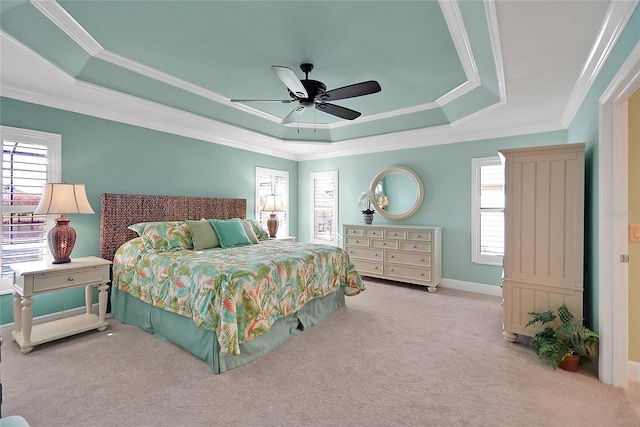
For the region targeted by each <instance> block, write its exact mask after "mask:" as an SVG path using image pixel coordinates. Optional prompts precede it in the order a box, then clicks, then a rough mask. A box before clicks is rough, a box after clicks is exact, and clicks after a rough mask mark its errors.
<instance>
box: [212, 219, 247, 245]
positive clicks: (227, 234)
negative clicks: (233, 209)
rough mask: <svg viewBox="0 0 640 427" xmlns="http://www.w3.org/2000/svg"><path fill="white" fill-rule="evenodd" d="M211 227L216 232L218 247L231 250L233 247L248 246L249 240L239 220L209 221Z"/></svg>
mask: <svg viewBox="0 0 640 427" xmlns="http://www.w3.org/2000/svg"><path fill="white" fill-rule="evenodd" d="M209 222H210V223H211V226H212V227H213V229H214V230H215V231H216V235H217V236H218V240H219V241H220V246H221V247H223V248H232V247H234V246H245V245H250V244H251V240H249V237H248V236H247V233H246V232H245V231H244V227H243V226H242V221H240V219H239V218H233V219H224V220H223V219H210V220H209Z"/></svg>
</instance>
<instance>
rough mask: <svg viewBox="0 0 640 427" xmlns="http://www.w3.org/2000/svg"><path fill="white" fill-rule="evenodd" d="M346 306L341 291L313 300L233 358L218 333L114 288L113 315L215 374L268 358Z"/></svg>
mask: <svg viewBox="0 0 640 427" xmlns="http://www.w3.org/2000/svg"><path fill="white" fill-rule="evenodd" d="M344 305H345V301H344V291H343V289H342V288H340V289H339V290H337V291H336V292H333V293H331V294H329V295H326V296H324V297H319V298H316V299H313V300H312V301H310V302H308V303H307V304H305V305H304V306H303V307H302V309H301V310H299V311H298V312H297V313H293V314H292V315H290V316H287V317H285V318H282V319H279V320H277V321H276V322H275V323H274V324H273V325H272V326H271V329H269V330H268V331H267V332H266V333H264V334H263V335H261V336H259V337H258V338H255V339H253V340H251V341H248V342H246V343H242V344H240V354H239V355H237V356H232V355H230V354H228V353H223V352H221V351H220V345H219V344H218V339H217V337H216V333H215V331H209V330H206V329H200V328H198V327H197V326H196V325H195V323H193V321H192V320H191V319H189V318H187V317H183V316H180V315H177V314H175V313H171V312H169V311H166V310H163V309H160V308H157V307H154V306H152V305H149V304H147V303H145V302H142V301H140V300H138V299H136V298H135V297H133V296H131V295H130V294H128V293H126V292H122V291H120V290H118V289H116V288H115V287H114V288H112V290H111V311H112V313H113V317H114V318H115V319H116V320H119V321H120V322H122V323H127V324H131V325H135V326H137V327H139V328H141V329H143V330H145V331H147V332H149V333H150V334H153V335H154V336H155V337H156V338H158V339H161V340H164V341H168V342H170V343H173V344H175V345H177V346H179V347H181V348H183V349H184V350H186V351H188V352H189V353H191V354H193V355H194V356H196V357H198V358H200V359H202V360H203V361H205V362H206V363H207V364H208V365H209V366H211V368H212V369H213V372H215V373H222V372H225V371H228V370H229V369H233V368H235V367H238V366H240V365H243V364H245V363H248V362H251V361H252V360H255V359H257V358H258V357H260V356H263V355H265V354H267V353H268V352H270V351H271V350H274V349H276V348H278V347H279V346H281V345H282V344H284V343H285V342H287V341H289V340H290V339H291V338H293V337H295V336H296V335H298V334H299V333H301V332H302V331H303V330H304V328H307V327H310V326H313V325H316V324H318V323H320V322H321V321H322V320H324V319H326V318H327V317H328V316H329V315H330V314H331V313H333V312H334V311H335V310H337V309H338V308H340V307H343V306H344Z"/></svg>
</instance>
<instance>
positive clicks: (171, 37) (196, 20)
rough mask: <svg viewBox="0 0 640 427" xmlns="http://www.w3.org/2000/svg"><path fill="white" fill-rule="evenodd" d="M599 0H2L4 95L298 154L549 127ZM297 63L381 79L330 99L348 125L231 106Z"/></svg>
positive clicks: (584, 54) (585, 53)
mask: <svg viewBox="0 0 640 427" xmlns="http://www.w3.org/2000/svg"><path fill="white" fill-rule="evenodd" d="M634 4H635V3H634ZM609 5H610V3H609V2H608V1H586V2H580V1H571V2H566V1H558V2H554V1H550V2H528V1H522V2H506V1H504V2H503V1H498V2H493V1H484V2H482V1H474V2H471V1H461V2H457V1H445V0H443V1H440V2H437V1H406V2H405V1H394V2H386V1H343V2H326V1H153V0H151V1H127V2H124V1H100V0H97V1H66V0H59V1H57V2H55V1H32V2H28V1H3V2H2V3H0V8H1V9H0V13H1V29H2V43H3V44H2V91H3V93H2V95H3V96H9V97H14V98H18V99H25V97H27V96H26V95H25V94H26V93H30V94H32V95H33V94H35V95H34V96H32V98H33V99H34V100H35V102H37V103H43V104H47V103H54V102H53V101H52V100H51V99H52V98H54V97H56V96H60V97H62V98H63V99H65V100H66V107H65V106H64V105H62V106H60V107H61V108H66V109H70V110H78V109H81V104H83V103H84V104H85V107H86V110H85V111H88V112H89V114H92V113H91V112H92V111H96V113H93V114H94V115H102V116H104V117H107V118H116V119H118V117H119V116H118V114H124V113H123V112H124V111H127V112H129V113H133V114H137V115H138V116H139V119H138V121H144V119H143V118H144V117H147V116H148V117H149V120H150V121H153V120H156V121H158V122H164V123H166V117H172V119H171V120H172V122H174V123H175V126H174V129H173V130H172V131H173V132H174V133H181V134H185V135H188V136H195V137H199V135H200V134H202V135H208V136H207V137H206V138H203V139H208V140H215V142H223V143H228V144H229V145H234V144H236V145H237V146H239V147H241V148H247V149H254V148H255V149H257V150H258V151H260V150H262V151H265V152H269V153H270V154H276V155H278V154H284V155H285V157H287V156H289V157H291V156H293V157H297V158H302V157H304V156H305V155H314V153H315V155H323V154H324V155H335V154H336V153H340V152H346V151H349V150H354V149H355V150H356V151H357V150H366V149H367V148H366V147H371V148H373V149H374V150H375V149H380V150H382V149H390V147H389V146H388V144H389V142H390V141H391V140H392V139H394V138H396V139H397V138H398V137H403V138H404V139H407V136H408V137H409V138H408V139H412V138H414V136H415V135H416V134H421V135H426V134H427V133H430V134H432V135H435V136H436V137H438V136H440V139H441V140H454V139H456V136H455V135H454V133H453V132H451V130H454V131H455V128H456V127H461V130H464V128H465V126H468V123H471V124H472V123H474V122H475V123H481V122H484V121H486V120H490V121H491V126H492V127H486V128H485V129H483V128H482V126H480V127H479V128H478V129H483V132H492V131H497V130H499V129H516V128H518V129H524V128H527V129H529V130H531V129H537V128H540V129H542V128H543V127H546V128H548V129H552V128H554V127H555V128H560V127H561V122H562V115H563V114H564V113H565V111H566V108H567V105H568V104H569V102H570V98H571V95H572V91H573V89H574V87H575V85H576V82H577V81H578V79H579V77H580V73H581V71H582V69H583V68H584V66H585V63H586V62H587V59H588V57H589V53H590V51H592V49H593V46H594V43H595V41H596V40H597V39H598V36H599V34H601V32H602V24H603V22H604V21H605V17H606V16H607V13H609V14H610V13H611V12H610V10H609ZM569 17H571V18H570V19H567V18H569ZM559 35H562V37H560V38H559ZM8 62H10V63H11V64H8ZM303 62H310V63H313V64H314V69H313V71H312V72H311V73H310V75H309V78H311V79H314V80H320V81H322V82H324V83H325V84H326V85H327V88H328V89H333V88H337V87H341V86H345V85H349V84H353V83H358V82H361V81H366V80H377V81H378V82H379V83H380V85H381V87H382V91H381V92H379V93H376V94H373V95H367V96H364V97H359V98H352V99H346V100H340V101H335V102H334V103H335V104H337V105H341V106H344V107H347V108H351V109H354V110H357V111H360V112H361V113H362V116H361V117H359V118H358V119H356V120H353V121H348V120H342V119H339V118H337V117H334V116H331V115H328V114H325V113H322V112H320V111H316V110H314V109H308V110H306V111H305V112H304V113H303V114H301V115H300V118H299V122H296V123H292V124H289V125H283V124H281V120H282V119H283V118H284V117H285V116H286V115H287V114H289V112H290V111H291V110H292V109H293V108H294V107H295V105H296V104H294V103H291V104H279V103H257V102H247V103H232V102H230V99H233V98H252V99H287V98H289V95H288V92H287V89H286V87H285V86H284V85H283V84H282V82H281V81H280V80H279V79H278V78H277V77H276V75H275V74H274V73H273V71H272V70H271V66H272V65H281V66H286V67H289V68H291V69H293V70H294V71H295V72H296V73H297V75H298V76H299V77H300V78H304V74H303V73H302V71H301V70H300V64H301V63H303ZM34 63H37V64H38V65H37V68H38V70H35V69H34V68H36V67H34V66H33V64H34ZM43 64H45V65H46V66H45V67H42V65H43ZM45 74H46V75H45ZM54 80H55V81H54ZM512 91H513V92H512ZM512 96H513V98H512ZM27 98H28V97H27ZM46 99H49V101H45V100H46ZM512 99H513V102H512ZM116 100H117V101H116ZM510 103H512V105H511V107H519V110H513V109H512V110H510V108H509V107H510ZM116 105H117V106H118V107H117V108H116V110H117V109H119V110H120V111H119V112H116V111H114V112H113V113H111V114H112V117H109V114H108V113H106V112H104V110H108V109H109V108H113V107H114V106H116ZM99 109H102V110H103V113H102V114H98V113H97V111H98V110H99ZM496 111H501V112H502V113H503V115H502V120H501V119H500V118H499V116H498V115H497V114H496ZM523 113H525V114H537V116H534V117H528V118H525V117H522V114H523ZM518 114H520V116H518ZM483 117H484V118H483ZM510 118H511V119H513V121H512V122H505V121H504V120H505V119H506V120H509V119H510ZM122 121H127V120H126V119H123V120H122ZM129 121H131V122H135V120H133V119H130V120H129ZM136 124H142V125H145V124H143V123H136ZM147 126H148V127H158V126H154V125H150V124H149V125H147ZM485 126H487V124H485ZM193 127H195V128H193ZM182 128H184V131H181V130H179V129H182ZM470 129H473V126H471V127H470ZM209 133H213V134H215V135H216V136H211V135H209ZM461 135H462V134H461V133H458V139H459V138H460V137H461ZM423 139H430V138H423ZM375 140H379V141H381V142H379V143H378V147H376V144H375V143H373V145H371V144H367V142H366V141H369V142H372V141H373V142H375ZM363 141H365V142H363ZM256 147H257V148H256ZM260 147H262V148H260ZM301 156H302V157H301Z"/></svg>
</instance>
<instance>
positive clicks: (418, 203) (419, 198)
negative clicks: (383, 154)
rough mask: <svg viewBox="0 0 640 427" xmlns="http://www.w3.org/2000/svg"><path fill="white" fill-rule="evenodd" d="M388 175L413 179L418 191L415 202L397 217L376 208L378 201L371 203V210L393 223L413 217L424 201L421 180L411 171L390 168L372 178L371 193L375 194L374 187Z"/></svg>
mask: <svg viewBox="0 0 640 427" xmlns="http://www.w3.org/2000/svg"><path fill="white" fill-rule="evenodd" d="M390 173H403V174H406V175H408V176H409V177H410V178H411V179H413V181H414V182H415V184H416V187H417V189H418V194H417V197H416V200H415V202H414V203H413V206H411V208H409V209H408V210H407V211H406V212H404V213H401V214H397V215H393V214H390V213H388V212H387V211H385V210H384V209H382V208H381V207H380V206H378V201H377V200H374V201H373V203H371V204H372V205H373V208H374V209H375V210H376V212H378V213H379V214H380V215H382V216H383V217H385V218H387V219H390V220H393V221H402V220H404V219H407V218H409V217H411V216H412V215H414V214H415V213H416V212H418V209H420V206H422V201H423V200H424V187H423V185H422V180H421V179H420V177H419V176H418V175H417V174H416V173H415V172H414V171H412V170H411V169H409V168H406V167H404V166H391V167H388V168H386V169H384V170H382V171H381V172H380V173H379V174H378V175H376V176H375V178H373V181H371V191H373V192H375V191H376V187H377V185H378V183H379V182H380V180H381V179H382V178H383V177H384V176H386V175H388V174H390Z"/></svg>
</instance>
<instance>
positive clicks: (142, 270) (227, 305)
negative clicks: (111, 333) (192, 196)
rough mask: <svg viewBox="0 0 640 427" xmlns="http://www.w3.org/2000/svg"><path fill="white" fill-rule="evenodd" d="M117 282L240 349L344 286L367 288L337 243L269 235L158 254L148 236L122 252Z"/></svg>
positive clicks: (228, 348) (226, 346)
mask: <svg viewBox="0 0 640 427" xmlns="http://www.w3.org/2000/svg"><path fill="white" fill-rule="evenodd" d="M113 286H115V287H116V288H118V289H119V290H121V291H124V292H128V293H129V294H131V295H133V296H135V297H136V298H139V299H141V300H142V301H144V302H146V303H148V304H153V305H154V306H156V307H159V308H162V309H164V310H168V311H171V312H173V313H176V314H179V315H181V316H186V317H189V318H191V319H193V321H194V322H195V323H196V325H198V327H200V328H205V329H209V330H214V331H215V332H216V333H217V336H218V341H219V342H220V347H221V348H222V350H223V351H225V352H227V353H229V354H232V355H238V354H240V348H239V344H240V343H243V342H247V341H249V340H251V339H253V338H256V337H258V336H260V335H262V334H263V333H265V332H266V331H267V330H269V328H270V327H271V325H273V323H274V322H275V321H276V320H278V319H279V318H281V317H285V316H288V315H290V314H291V313H294V312H296V311H298V310H299V309H300V308H301V307H302V306H303V305H305V304H306V303H307V302H309V301H311V300H312V299H313V298H315V297H318V296H324V295H327V294H329V293H331V292H334V291H336V290H338V289H339V288H341V287H342V288H343V289H344V292H345V295H348V296H352V295H357V294H359V293H360V292H362V291H363V290H364V285H363V284H362V279H361V277H360V275H359V274H358V272H357V271H356V268H355V266H354V265H353V263H352V262H351V260H350V259H349V256H348V255H347V254H346V253H345V252H344V251H343V250H342V249H341V248H337V247H335V246H329V245H317V244H306V243H296V242H275V241H265V242H262V243H259V244H255V245H247V246H241V247H235V248H228V249H221V248H216V249H208V250H204V251H194V250H180V251H174V252H161V253H151V252H146V251H145V250H144V247H143V244H142V241H141V240H140V238H136V239H133V240H130V241H129V242H127V243H125V244H124V245H122V246H121V247H120V248H119V249H118V251H117V252H116V254H115V258H114V264H113Z"/></svg>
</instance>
